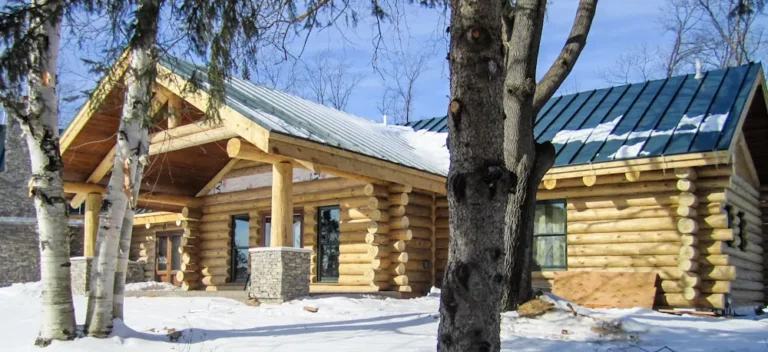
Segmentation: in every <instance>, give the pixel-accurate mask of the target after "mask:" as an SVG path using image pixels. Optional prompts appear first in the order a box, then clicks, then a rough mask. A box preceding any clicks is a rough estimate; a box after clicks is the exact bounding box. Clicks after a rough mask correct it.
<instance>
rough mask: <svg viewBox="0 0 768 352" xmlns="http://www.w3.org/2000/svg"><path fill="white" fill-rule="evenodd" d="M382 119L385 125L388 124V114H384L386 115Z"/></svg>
mask: <svg viewBox="0 0 768 352" xmlns="http://www.w3.org/2000/svg"><path fill="white" fill-rule="evenodd" d="M381 121H382V122H383V123H384V126H386V125H387V114H384V117H382V118H381Z"/></svg>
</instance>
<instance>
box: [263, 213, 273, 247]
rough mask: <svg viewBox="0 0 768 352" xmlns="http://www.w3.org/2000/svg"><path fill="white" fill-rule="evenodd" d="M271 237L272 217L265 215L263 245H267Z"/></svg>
mask: <svg viewBox="0 0 768 352" xmlns="http://www.w3.org/2000/svg"><path fill="white" fill-rule="evenodd" d="M271 237H272V218H271V217H269V216H267V217H264V247H269V244H270V243H272V241H271V239H272V238H271Z"/></svg>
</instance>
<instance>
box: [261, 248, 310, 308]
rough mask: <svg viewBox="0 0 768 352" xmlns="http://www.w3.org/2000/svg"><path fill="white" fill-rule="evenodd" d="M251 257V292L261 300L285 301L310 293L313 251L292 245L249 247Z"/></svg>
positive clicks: (265, 301)
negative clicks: (310, 269)
mask: <svg viewBox="0 0 768 352" xmlns="http://www.w3.org/2000/svg"><path fill="white" fill-rule="evenodd" d="M248 251H249V252H250V256H251V285H250V288H249V295H250V296H251V297H252V298H255V299H257V300H258V301H259V302H261V303H282V302H286V301H290V300H293V299H296V298H299V297H304V296H309V274H310V272H309V265H310V259H309V258H310V253H311V251H310V250H308V249H303V248H291V247H262V248H251V249H250V250H248Z"/></svg>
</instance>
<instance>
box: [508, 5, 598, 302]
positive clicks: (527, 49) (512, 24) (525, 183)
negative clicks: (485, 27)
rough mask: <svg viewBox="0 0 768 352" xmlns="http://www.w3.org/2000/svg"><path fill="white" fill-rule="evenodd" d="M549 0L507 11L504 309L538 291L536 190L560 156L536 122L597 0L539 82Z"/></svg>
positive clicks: (583, 11)
mask: <svg viewBox="0 0 768 352" xmlns="http://www.w3.org/2000/svg"><path fill="white" fill-rule="evenodd" d="M546 5H547V1H546V0H517V2H516V3H515V4H514V5H512V4H510V3H508V4H507V6H506V8H505V9H504V13H503V15H502V22H503V38H504V39H503V40H504V49H505V53H506V55H505V62H504V66H505V68H506V78H505V81H504V93H503V99H504V112H503V115H502V116H503V120H504V160H505V167H506V169H508V170H511V171H512V172H513V173H514V174H515V175H517V178H516V184H515V186H514V187H513V188H514V190H513V191H512V192H510V193H509V202H508V204H507V205H506V207H507V208H506V230H505V233H504V239H505V241H504V242H505V253H506V256H505V257H504V272H505V275H504V283H505V287H504V294H503V300H502V308H503V309H504V310H513V309H515V308H516V307H517V305H518V304H520V303H523V302H526V301H528V300H529V299H531V298H532V296H533V291H532V288H531V262H532V261H533V258H532V243H533V220H534V212H535V209H536V190H537V188H538V185H539V183H540V182H541V180H542V178H543V177H544V174H545V173H546V172H547V170H549V168H550V167H552V164H554V161H555V148H554V146H553V145H552V143H549V142H546V143H536V141H535V140H534V136H533V124H534V121H535V119H536V115H537V114H538V111H539V109H541V107H542V106H543V105H544V104H545V103H546V102H547V101H548V100H549V99H550V98H551V97H552V95H553V94H554V93H555V92H556V91H557V89H558V88H559V87H560V85H561V84H562V83H563V81H564V80H565V78H566V77H567V76H568V74H569V73H570V72H571V70H572V69H573V66H574V65H575V64H576V60H577V59H578V58H579V55H580V54H581V51H582V50H583V49H584V46H585V45H586V43H587V35H588V34H589V30H590V28H591V26H592V19H593V18H594V16H595V10H596V8H597V0H580V1H579V5H578V9H577V11H576V18H575V20H574V22H573V26H572V28H571V32H570V34H569V35H568V39H567V40H566V42H565V45H564V46H563V49H562V51H561V52H560V54H559V56H558V57H557V58H556V59H555V61H554V63H553V64H552V66H551V67H550V68H549V70H548V71H547V73H546V74H545V75H544V77H543V78H542V79H541V80H540V81H539V82H538V83H536V65H537V62H538V56H539V44H540V43H541V32H542V29H543V26H544V14H545V10H546Z"/></svg>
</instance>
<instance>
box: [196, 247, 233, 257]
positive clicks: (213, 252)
mask: <svg viewBox="0 0 768 352" xmlns="http://www.w3.org/2000/svg"><path fill="white" fill-rule="evenodd" d="M198 255H199V256H200V258H203V259H207V258H228V257H229V256H230V253H229V250H226V249H209V250H204V251H200V252H199V253H198Z"/></svg>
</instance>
